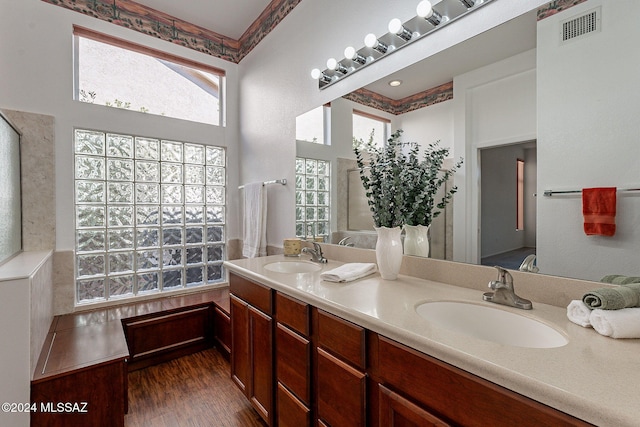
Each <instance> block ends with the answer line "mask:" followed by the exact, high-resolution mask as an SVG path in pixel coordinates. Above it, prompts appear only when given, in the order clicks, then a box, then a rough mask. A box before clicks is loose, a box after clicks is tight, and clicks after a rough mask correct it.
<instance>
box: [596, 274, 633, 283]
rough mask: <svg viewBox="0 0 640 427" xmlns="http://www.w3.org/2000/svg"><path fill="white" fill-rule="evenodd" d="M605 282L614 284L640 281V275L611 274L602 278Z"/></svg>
mask: <svg viewBox="0 0 640 427" xmlns="http://www.w3.org/2000/svg"><path fill="white" fill-rule="evenodd" d="M600 281H601V282H603V283H612V284H614V285H628V284H629V283H640V277H636V276H623V275H622V274H609V275H608V276H604V277H603V278H602V279H600Z"/></svg>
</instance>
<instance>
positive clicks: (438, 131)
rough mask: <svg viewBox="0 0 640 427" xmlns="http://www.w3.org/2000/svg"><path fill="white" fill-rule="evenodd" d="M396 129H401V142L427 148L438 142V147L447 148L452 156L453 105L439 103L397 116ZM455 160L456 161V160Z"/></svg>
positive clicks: (447, 102)
mask: <svg viewBox="0 0 640 427" xmlns="http://www.w3.org/2000/svg"><path fill="white" fill-rule="evenodd" d="M397 123H398V128H399V129H402V130H403V131H404V132H403V133H402V140H403V141H405V142H417V143H419V144H420V145H421V146H427V145H429V144H432V143H434V142H436V141H440V147H442V148H449V156H450V157H452V155H453V103H452V102H451V101H445V102H439V103H437V104H434V105H430V106H428V107H424V108H420V109H418V110H414V111H410V112H408V113H405V114H401V115H400V116H398V122H397ZM456 160H457V159H456Z"/></svg>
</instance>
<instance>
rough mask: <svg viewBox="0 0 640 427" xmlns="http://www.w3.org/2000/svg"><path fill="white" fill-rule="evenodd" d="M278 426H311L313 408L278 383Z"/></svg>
mask: <svg viewBox="0 0 640 427" xmlns="http://www.w3.org/2000/svg"><path fill="white" fill-rule="evenodd" d="M278 426H279V427H311V410H309V407H307V406H306V405H305V404H304V403H302V402H300V401H299V400H298V399H297V398H296V397H295V396H294V395H293V394H291V392H290V391H289V390H287V388H286V387H284V386H283V385H282V384H280V383H278Z"/></svg>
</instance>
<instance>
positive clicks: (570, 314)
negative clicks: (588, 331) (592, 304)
mask: <svg viewBox="0 0 640 427" xmlns="http://www.w3.org/2000/svg"><path fill="white" fill-rule="evenodd" d="M589 316H591V309H590V308H589V307H587V305H586V304H585V303H584V302H582V300H579V299H576V300H573V301H571V302H570V303H569V305H568V306H567V318H568V319H569V320H571V321H572V322H573V323H575V324H576V325H580V326H582V327H583V328H590V327H591V322H590V321H589Z"/></svg>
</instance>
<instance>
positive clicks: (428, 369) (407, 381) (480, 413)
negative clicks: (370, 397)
mask: <svg viewBox="0 0 640 427" xmlns="http://www.w3.org/2000/svg"><path fill="white" fill-rule="evenodd" d="M370 344H371V345H370V348H371V352H372V355H371V360H372V361H374V363H372V367H371V368H372V376H373V379H374V380H375V381H378V382H380V383H381V384H382V383H386V384H389V385H390V386H393V387H394V388H397V389H400V390H403V393H404V394H405V395H407V396H408V397H410V398H411V399H412V400H414V401H416V402H419V403H420V404H421V405H424V407H425V408H429V412H431V413H432V414H437V415H438V416H440V417H442V418H444V419H449V420H452V421H453V422H454V423H455V424H460V425H465V426H487V425H491V426H496V427H498V426H505V427H511V426H524V425H527V426H554V427H556V426H558V427H559V426H587V425H589V424H586V423H584V422H583V421H581V420H578V419H576V418H573V417H571V416H569V415H567V414H565V413H563V412H560V411H557V410H555V409H553V408H550V407H548V406H546V405H543V404H541V403H539V402H536V401H534V400H532V399H529V398H527V397H524V396H522V395H520V394H517V393H514V392H512V391H510V390H507V389H505V388H503V387H500V386H498V385H496V384H494V383H491V382H489V381H486V380H483V379H482V378H479V377H476V376H475V375H473V374H470V373H468V372H466V371H463V370H461V369H458V368H455V367H453V366H451V365H448V364H446V363H444V362H442V361H440V360H437V359H434V358H432V357H430V356H427V355H425V354H423V353H420V352H418V351H416V350H413V349H410V348H408V347H405V346H403V345H402V344H398V343H396V342H394V341H392V340H390V339H388V338H385V337H382V336H373V337H371V342H370ZM375 361H377V362H375Z"/></svg>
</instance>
